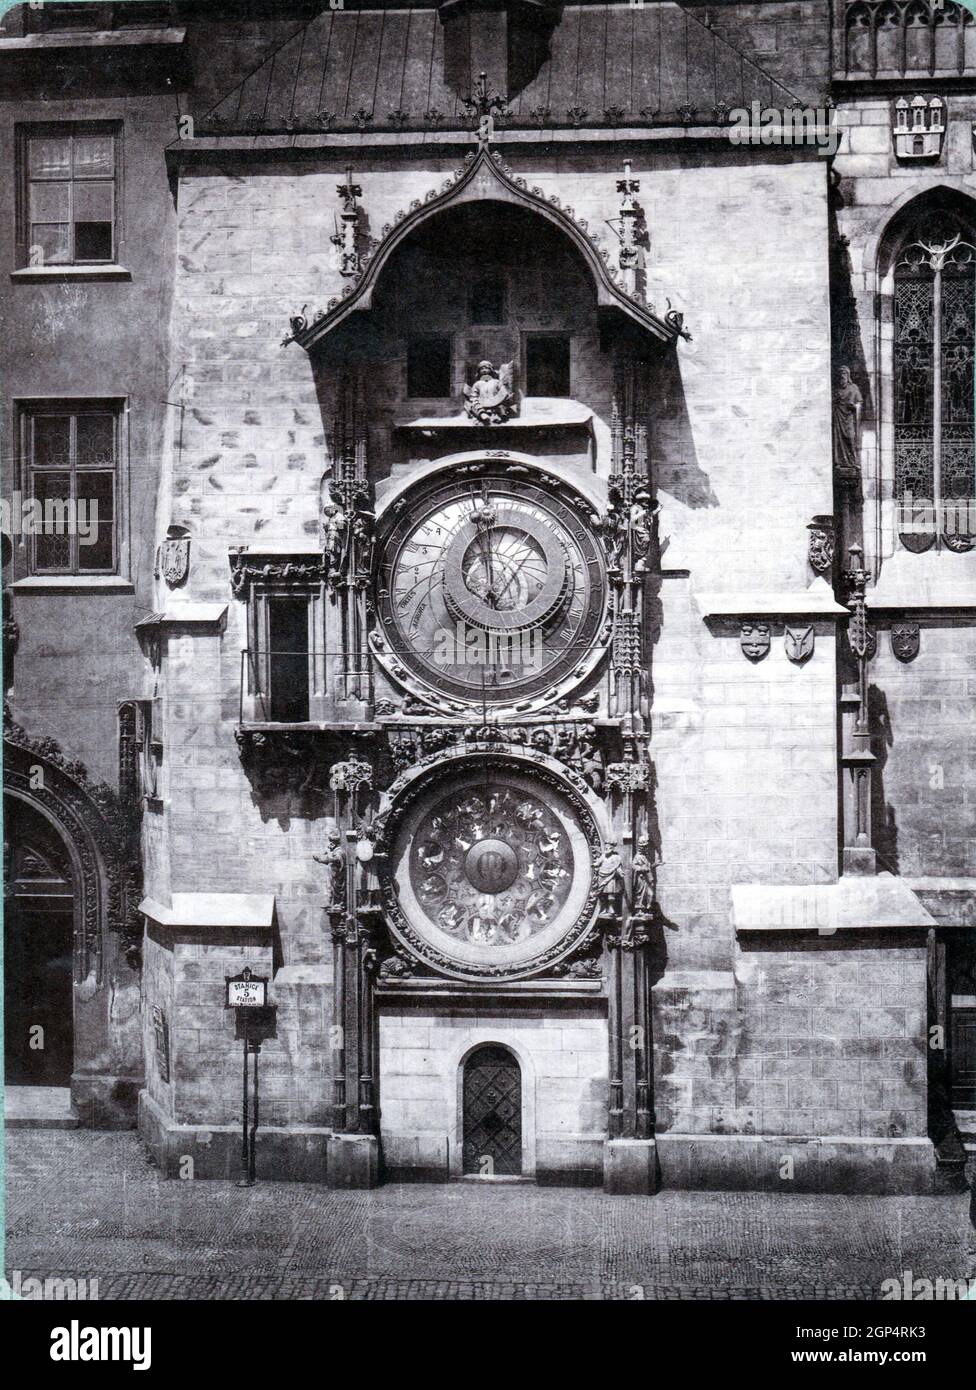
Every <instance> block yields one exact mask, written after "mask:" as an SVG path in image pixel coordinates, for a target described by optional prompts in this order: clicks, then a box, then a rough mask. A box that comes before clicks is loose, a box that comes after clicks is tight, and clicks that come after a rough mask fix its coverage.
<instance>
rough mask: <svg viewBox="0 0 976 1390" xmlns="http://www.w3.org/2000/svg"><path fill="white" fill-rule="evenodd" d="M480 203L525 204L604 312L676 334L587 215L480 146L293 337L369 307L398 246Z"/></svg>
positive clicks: (658, 333) (307, 342)
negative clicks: (563, 246) (557, 237)
mask: <svg viewBox="0 0 976 1390" xmlns="http://www.w3.org/2000/svg"><path fill="white" fill-rule="evenodd" d="M478 202H485V203H489V202H493V203H505V204H508V205H509V206H514V207H522V208H525V209H527V210H528V211H529V212H531V213H533V214H534V215H535V216H538V217H541V218H542V219H543V220H544V221H546V222H548V223H549V224H550V225H551V226H554V227H555V228H556V229H557V230H558V231H560V232H562V233H563V234H564V235H565V236H566V237H567V238H568V239H569V241H570V242H571V244H572V245H573V246H574V247H575V248H576V250H577V251H578V252H579V254H580V256H581V257H582V259H583V262H584V264H585V265H586V267H587V270H588V271H589V274H590V276H591V278H592V280H593V285H594V289H595V292H596V303H597V309H598V310H599V311H600V312H601V313H603V314H606V315H609V316H610V317H611V318H614V319H616V320H617V321H618V322H620V323H622V324H624V325H628V326H630V327H631V328H636V329H637V330H639V331H640V332H641V334H642V335H645V336H646V337H648V338H650V339H651V340H653V341H655V342H657V343H658V344H659V345H661V346H662V347H663V346H667V345H669V344H671V343H673V342H674V341H675V339H676V338H677V337H678V336H679V333H680V325H677V324H674V323H672V322H669V321H667V320H665V319H663V318H660V317H659V316H658V315H657V314H655V313H654V312H653V310H652V309H650V308H649V307H648V305H647V304H646V303H645V302H644V298H643V296H642V295H640V294H629V293H628V292H627V291H626V290H625V289H624V288H623V287H622V286H621V285H620V284H618V283H617V282H616V278H615V277H616V275H617V271H616V268H615V267H611V265H610V263H609V254H608V253H607V252H605V251H602V250H601V249H600V247H599V246H598V244H597V242H596V240H595V238H594V237H593V235H592V234H591V232H590V230H589V228H588V226H587V223H586V222H585V220H584V219H582V218H577V217H576V216H575V214H574V212H573V209H572V208H569V207H564V206H563V205H562V203H561V201H560V199H559V198H558V197H557V196H556V195H555V194H549V195H548V196H547V195H546V194H545V193H544V192H543V191H542V189H541V188H536V187H532V188H530V187H529V185H528V184H527V183H526V181H525V179H523V178H521V177H519V176H518V175H516V174H515V173H514V171H513V170H512V169H511V168H509V166H508V165H507V164H505V162H504V160H503V159H502V156H501V154H500V153H499V152H498V151H496V150H491V149H490V148H489V147H488V145H487V144H483V145H481V146H480V148H479V149H478V150H477V152H473V153H471V154H469V155H468V156H467V157H466V159H465V162H464V165H463V166H462V168H460V169H458V170H456V171H455V173H454V174H453V175H452V176H451V177H450V178H448V179H447V180H445V182H444V183H443V184H442V186H441V187H440V189H431V190H430V192H428V194H427V196H426V197H425V198H424V199H423V200H421V199H415V200H414V202H413V203H411V205H410V207H409V209H407V210H404V211H401V212H399V213H397V216H396V219H395V220H394V222H393V223H392V224H391V225H388V226H386V227H384V228H383V233H382V238H381V240H380V243H379V245H378V246H377V247H376V249H375V250H374V251H373V252H372V253H371V254H370V255H369V256H365V255H364V256H363V257H362V259H361V269H360V272H359V274H358V275H357V276H356V277H355V278H354V279H353V280H352V282H351V283H350V284H349V285H348V286H347V287H346V289H345V290H344V291H343V295H342V298H338V299H332V300H330V301H329V303H328V306H327V307H326V309H324V310H320V311H319V313H318V314H317V315H316V316H315V317H314V318H313V319H312V321H311V322H310V323H308V324H307V325H306V326H304V327H302V328H301V329H300V330H299V331H298V332H296V333H295V334H294V335H293V338H292V339H291V340H290V341H294V342H296V343H298V344H300V346H301V347H303V348H305V349H306V351H310V350H311V349H313V348H315V347H316V345H318V344H319V343H321V342H322V340H323V339H324V338H325V337H326V336H327V335H328V334H330V333H331V332H332V331H333V329H335V328H338V326H339V325H340V324H341V323H343V322H344V321H345V320H346V319H348V318H349V316H350V315H351V314H354V313H357V312H362V311H364V310H368V309H370V308H371V307H372V301H373V294H374V291H375V290H376V287H377V285H378V283H379V281H380V278H381V276H382V274H383V270H384V267H385V266H386V265H387V263H388V262H389V260H390V258H391V256H392V255H393V254H394V252H395V251H396V250H397V248H398V247H400V246H402V245H403V243H404V242H405V241H407V240H408V238H410V237H411V236H412V235H413V234H414V233H415V232H417V231H418V230H419V229H420V228H421V227H422V226H424V224H425V223H427V222H428V221H430V220H431V219H433V218H436V217H437V216H439V215H440V214H441V213H444V212H446V211H447V210H448V209H450V208H456V207H460V206H462V205H464V204H470V203H478Z"/></svg>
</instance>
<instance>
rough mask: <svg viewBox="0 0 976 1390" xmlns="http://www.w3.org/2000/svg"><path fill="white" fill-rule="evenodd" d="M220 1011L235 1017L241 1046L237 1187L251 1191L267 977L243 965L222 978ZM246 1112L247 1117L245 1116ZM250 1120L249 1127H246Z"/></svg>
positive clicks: (270, 1033) (270, 1021)
mask: <svg viewBox="0 0 976 1390" xmlns="http://www.w3.org/2000/svg"><path fill="white" fill-rule="evenodd" d="M224 986H225V991H226V993H225V998H224V1008H225V1009H233V1010H234V1011H235V1013H236V1015H237V1029H236V1036H237V1037H238V1038H240V1039H241V1040H242V1042H243V1043H244V1080H243V1091H242V1096H241V1180H240V1182H239V1183H238V1184H237V1185H238V1187H253V1186H254V1181H255V1169H256V1162H255V1155H256V1147H257V1135H258V1055H259V1053H260V1051H261V1044H262V1042H263V1041H264V1040H265V1038H273V1037H275V1014H276V1010H275V1007H274V1005H273V1004H272V1005H269V1004H268V977H267V975H254V974H252V972H251V967H250V966H249V965H245V967H244V969H243V970H242V971H241V973H240V974H239V975H225V976H224ZM249 1054H251V1055H253V1057H254V1081H253V1103H252V1104H251V1106H250V1107H249V1105H248V1061H247V1059H248V1055H249ZM249 1110H250V1114H249V1113H248V1112H249ZM248 1120H250V1125H249V1124H248Z"/></svg>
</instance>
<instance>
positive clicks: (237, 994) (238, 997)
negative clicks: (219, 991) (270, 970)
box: [224, 965, 268, 1009]
mask: <svg viewBox="0 0 976 1390" xmlns="http://www.w3.org/2000/svg"><path fill="white" fill-rule="evenodd" d="M224 982H225V984H226V986H227V999H226V1002H225V1004H224V1007H225V1008H227V1009H263V1008H264V1006H265V1005H266V1004H267V1002H268V977H267V975H252V974H251V967H250V966H249V965H245V967H244V969H243V970H242V971H241V973H240V975H225V976H224Z"/></svg>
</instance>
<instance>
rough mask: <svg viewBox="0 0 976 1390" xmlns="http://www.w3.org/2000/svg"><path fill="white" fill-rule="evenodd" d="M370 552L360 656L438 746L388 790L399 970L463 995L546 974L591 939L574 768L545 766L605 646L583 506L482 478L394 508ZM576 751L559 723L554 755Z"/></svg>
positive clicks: (593, 891)
mask: <svg viewBox="0 0 976 1390" xmlns="http://www.w3.org/2000/svg"><path fill="white" fill-rule="evenodd" d="M379 541H380V551H379V566H378V578H377V591H376V599H375V611H376V615H377V620H378V621H377V631H376V632H375V633H374V640H373V649H374V652H375V653H376V655H377V657H378V659H379V660H380V662H381V663H382V664H383V665H384V666H385V667H386V669H387V670H388V671H389V673H390V674H391V675H392V677H393V678H394V679H395V680H397V681H398V683H399V684H400V685H401V686H404V687H406V688H407V689H408V690H409V691H410V699H411V704H410V708H411V710H412V711H414V712H420V711H422V712H423V713H422V716H421V717H422V718H423V717H427V718H430V719H431V720H432V721H434V723H435V725H437V726H439V727H440V729H442V730H444V733H443V735H442V737H443V744H442V750H443V751H439V752H436V753H433V754H428V755H427V756H420V755H419V754H418V758H417V760H416V764H415V765H414V766H411V767H407V768H401V775H400V777H399V778H398V779H397V782H395V783H394V785H393V787H391V788H390V793H391V801H390V809H389V812H388V814H387V817H386V828H385V837H384V838H385V842H386V865H387V883H386V899H387V901H386V904H385V906H386V913H387V920H388V922H389V924H390V929H391V931H392V933H393V936H394V937H395V938H396V943H397V946H398V950H399V953H400V955H401V957H404V958H407V957H409V958H412V959H413V960H415V961H417V962H419V963H421V965H422V966H424V967H426V968H427V969H432V970H433V971H435V972H436V973H439V974H443V975H447V976H449V977H452V978H455V979H467V980H490V979H498V978H505V977H507V978H522V977H525V976H528V975H532V974H537V973H539V972H541V971H544V970H546V969H547V968H549V967H551V966H558V964H559V962H561V961H563V960H565V959H566V957H568V956H571V955H572V954H573V953H574V950H575V949H576V948H577V947H578V946H579V945H580V943H581V942H583V941H585V940H586V939H587V938H588V936H589V934H590V932H591V930H592V928H593V923H594V919H595V916H596V909H597V896H598V894H597V886H596V878H597V876H596V870H595V865H596V863H597V862H598V860H599V856H600V854H601V851H602V848H603V840H602V838H601V834H600V831H599V828H598V816H599V810H598V806H597V802H596V798H595V797H594V796H593V795H592V791H591V788H590V787H589V786H587V783H586V782H585V780H584V778H583V777H582V776H581V775H580V773H579V771H578V763H577V764H576V767H575V768H574V766H573V760H572V759H570V758H568V757H567V756H566V754H567V752H568V745H567V746H564V747H562V750H561V752H562V761H560V759H559V758H557V756H555V755H556V754H557V753H559V752H560V749H559V748H557V743H558V739H559V737H560V734H559V729H560V728H561V727H563V726H560V725H559V717H560V716H562V717H566V716H567V715H568V712H569V710H570V708H571V700H572V696H573V694H574V691H575V690H576V688H577V687H578V686H579V685H580V683H581V682H582V681H584V680H585V679H586V677H587V676H589V675H590V674H591V673H592V672H593V670H594V667H595V665H596V664H597V663H598V662H599V660H600V658H601V655H602V654H603V653H604V652H605V645H606V640H607V638H608V637H609V632H610V596H609V592H610V591H609V585H608V582H607V571H606V560H605V556H604V552H603V546H602V543H601V542H600V540H599V537H598V535H597V533H596V530H595V528H594V526H593V506H592V504H591V503H590V502H589V501H588V500H587V499H586V498H584V497H583V495H582V494H580V493H578V492H576V490H575V489H573V488H571V487H570V486H569V485H567V484H565V483H564V482H563V481H562V480H560V479H558V478H556V477H554V476H553V475H551V474H547V473H544V472H543V471H541V470H535V469H532V468H530V467H528V466H526V465H522V464H518V465H514V466H513V465H509V466H506V465H505V464H503V463H500V462H499V463H497V464H496V463H495V461H493V460H486V461H485V463H484V464H483V465H481V466H480V467H476V468H474V469H470V470H459V469H457V468H455V469H452V470H451V471H450V472H447V471H446V470H445V471H444V472H441V473H438V474H435V475H433V476H432V477H430V478H428V479H427V480H425V482H423V483H420V484H418V485H417V486H416V487H415V488H414V489H412V490H411V491H409V492H407V493H406V494H404V495H403V496H402V497H401V498H400V499H399V500H398V502H397V503H394V505H393V507H392V508H391V509H390V510H389V513H388V519H387V523H386V528H385V530H381V533H380V537H379ZM576 713H577V714H579V713H580V711H579V710H578V709H577V710H576ZM465 720H466V721H467V722H468V727H467V728H466V729H461V728H458V727H457V725H458V723H459V721H465ZM522 721H524V722H522ZM451 726H453V728H452V727H451ZM448 730H450V732H448ZM462 733H463V740H462ZM455 734H456V738H455ZM575 737H576V734H575V724H574V723H573V721H572V720H567V723H566V725H565V727H564V731H563V733H562V738H563V741H564V744H566V741H567V740H571V739H573V738H575ZM486 741H487V742H486Z"/></svg>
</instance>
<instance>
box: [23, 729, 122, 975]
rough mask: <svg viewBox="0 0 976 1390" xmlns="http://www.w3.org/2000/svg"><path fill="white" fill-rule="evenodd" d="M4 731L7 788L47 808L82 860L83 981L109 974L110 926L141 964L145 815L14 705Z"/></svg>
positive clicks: (79, 952)
mask: <svg viewBox="0 0 976 1390" xmlns="http://www.w3.org/2000/svg"><path fill="white" fill-rule="evenodd" d="M3 734H4V787H5V790H6V791H7V792H8V793H10V794H12V795H15V796H19V797H21V798H22V799H23V800H24V801H27V802H29V803H33V804H35V805H37V806H39V807H41V808H42V809H43V810H44V811H46V813H47V814H48V816H49V817H50V818H51V819H52V820H53V821H54V823H55V824H56V825H57V826H59V827H60V829H61V831H62V832H63V834H64V837H65V840H66V842H67V844H68V845H69V847H70V849H71V851H72V854H73V855H74V857H75V861H76V865H77V873H76V893H77V895H78V914H79V916H78V922H79V928H78V933H77V937H76V943H75V972H76V975H75V977H76V979H81V978H83V977H84V976H86V975H88V974H89V973H90V972H92V971H94V972H95V974H96V977H98V978H100V977H101V971H102V962H103V956H104V938H103V933H104V930H105V928H106V927H107V928H108V929H109V930H110V931H113V932H115V933H117V934H118V935H119V937H120V938H121V941H122V945H123V949H124V951H125V955H126V959H127V960H128V962H129V964H130V965H131V966H132V967H133V968H137V967H138V966H139V964H140V960H141V944H142V918H141V917H140V915H139V912H138V905H139V901H140V898H141V882H142V870H141V862H140V857H139V844H138V819H137V818H135V817H133V816H132V814H131V813H130V812H129V811H128V810H127V809H126V808H125V807H124V805H123V804H122V803H121V802H120V801H119V799H118V797H117V796H116V795H115V793H114V792H113V791H112V790H111V788H109V787H108V786H106V785H105V784H104V783H103V782H99V781H97V780H96V779H94V778H92V777H90V776H89V774H88V771H87V769H86V768H85V766H84V764H83V763H81V762H78V761H77V760H73V759H70V758H68V757H66V756H65V754H64V753H63V751H62V750H61V747H60V745H59V744H58V743H57V742H56V741H55V740H54V739H52V738H36V737H33V736H32V735H30V734H28V733H27V731H26V730H25V729H24V728H22V727H21V725H19V724H17V723H16V722H15V721H14V719H13V717H12V715H11V712H10V709H9V707H8V706H7V705H6V704H5V705H4V730H3Z"/></svg>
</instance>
